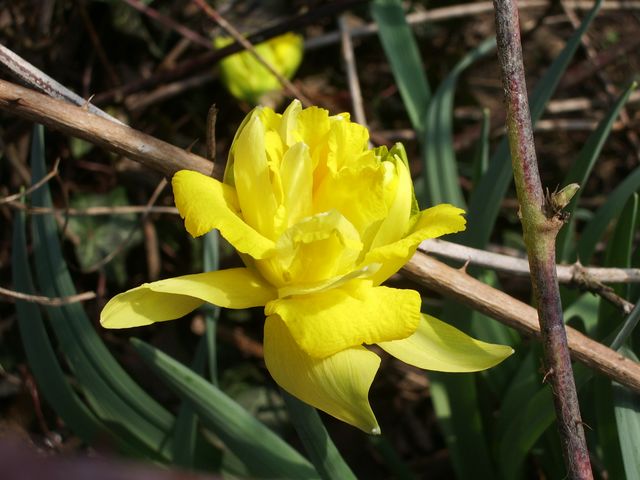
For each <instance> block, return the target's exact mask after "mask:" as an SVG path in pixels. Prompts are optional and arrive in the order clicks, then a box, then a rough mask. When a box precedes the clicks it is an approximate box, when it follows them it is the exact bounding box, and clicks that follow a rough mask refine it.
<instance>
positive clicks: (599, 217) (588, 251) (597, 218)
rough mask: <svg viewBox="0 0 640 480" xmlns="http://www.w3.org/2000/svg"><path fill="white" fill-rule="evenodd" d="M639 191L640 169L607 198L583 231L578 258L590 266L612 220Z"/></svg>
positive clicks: (632, 173)
mask: <svg viewBox="0 0 640 480" xmlns="http://www.w3.org/2000/svg"><path fill="white" fill-rule="evenodd" d="M638 189H640V167H638V168H636V169H635V170H634V171H633V172H631V174H630V175H629V176H627V178H625V179H624V180H623V181H622V183H621V184H620V185H618V186H617V187H616V189H615V190H614V191H613V192H612V193H611V194H610V195H609V196H608V197H607V201H606V202H605V203H604V205H602V206H601V207H600V208H599V209H598V211H597V212H596V214H595V215H594V216H593V218H592V219H591V221H590V222H589V223H588V224H587V226H586V227H585V228H584V230H583V231H582V234H581V235H580V241H579V242H578V258H579V259H580V261H581V262H582V263H584V264H585V265H588V264H589V263H590V262H591V257H592V255H593V252H594V251H595V248H596V245H597V244H598V242H599V241H600V239H601V238H602V235H603V234H604V232H605V230H606V229H607V227H608V226H609V223H610V222H611V220H612V219H613V218H614V217H616V216H617V215H618V214H620V212H621V211H622V209H623V208H624V206H625V203H626V202H627V200H628V199H629V197H631V195H633V194H634V193H635V192H636V191H637V190H638Z"/></svg>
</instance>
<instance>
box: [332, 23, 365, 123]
mask: <svg viewBox="0 0 640 480" xmlns="http://www.w3.org/2000/svg"><path fill="white" fill-rule="evenodd" d="M338 25H339V26H340V38H341V40H342V58H343V59H344V63H345V66H346V69H347V79H348V81H349V93H350V94H351V104H352V105H353V116H354V118H355V120H356V122H358V123H359V124H360V125H364V126H366V125H367V119H366V117H365V114H364V105H363V104H362V91H361V90H360V80H359V79H358V69H357V68H356V59H355V56H354V54H353V43H352V42H351V34H350V32H349V25H348V23H347V17H346V14H344V13H343V14H342V15H340V17H339V18H338Z"/></svg>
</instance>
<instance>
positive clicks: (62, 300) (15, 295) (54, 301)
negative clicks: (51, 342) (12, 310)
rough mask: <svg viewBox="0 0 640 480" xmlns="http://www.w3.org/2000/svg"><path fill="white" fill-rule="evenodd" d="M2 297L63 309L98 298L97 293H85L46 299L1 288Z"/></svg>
mask: <svg viewBox="0 0 640 480" xmlns="http://www.w3.org/2000/svg"><path fill="white" fill-rule="evenodd" d="M0 295H4V296H6V297H9V298H11V299H13V300H24V301H27V302H32V303H37V304H39V305H45V306H47V307H61V306H63V305H69V304H70V303H77V302H86V301H87V300H93V299H94V298H96V293H95V292H83V293H78V294H76V295H71V296H68V297H44V296H41V295H30V294H28V293H21V292H16V291H14V290H9V289H7V288H3V287H0Z"/></svg>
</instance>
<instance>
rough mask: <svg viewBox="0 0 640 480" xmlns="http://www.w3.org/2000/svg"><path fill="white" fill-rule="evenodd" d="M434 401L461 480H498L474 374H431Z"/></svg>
mask: <svg viewBox="0 0 640 480" xmlns="http://www.w3.org/2000/svg"><path fill="white" fill-rule="evenodd" d="M429 380H430V381H431V399H432V401H433V407H434V409H435V412H436V415H437V417H438V424H439V425H440V428H441V429H442V433H443V435H444V437H445V441H446V442H447V445H448V446H449V452H450V454H451V457H452V460H453V466H454V468H455V471H456V474H457V476H458V478H473V479H477V480H482V479H494V478H496V476H495V472H494V468H493V465H492V462H491V456H490V452H489V449H488V446H487V443H486V439H485V436H484V428H483V422H482V416H481V414H480V409H479V399H478V391H477V388H476V384H475V380H474V375H473V374H466V373H465V374H443V373H437V372H429Z"/></svg>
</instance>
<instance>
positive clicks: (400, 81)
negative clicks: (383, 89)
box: [371, 0, 431, 133]
mask: <svg viewBox="0 0 640 480" xmlns="http://www.w3.org/2000/svg"><path fill="white" fill-rule="evenodd" d="M371 16H372V17H373V18H374V19H375V21H376V23H377V24H378V35H379V37H380V41H381V42H382V47H383V48H384V51H385V53H386V55H387V60H388V61H389V63H390V64H391V71H392V72H393V77H394V78H395V81H396V84H397V85H398V89H399V90H400V95H401V96H402V101H403V102H404V106H405V108H406V109H407V114H408V115H409V120H410V121H411V125H412V126H413V128H414V130H415V131H416V132H418V133H419V132H422V131H423V130H424V124H423V122H424V119H425V114H426V111H427V104H428V103H429V99H430V97H431V88H430V87H429V82H428V81H427V76H426V75H425V73H424V72H425V70H424V65H423V64H422V58H421V56H420V50H419V49H418V45H417V44H416V40H415V37H414V36H413V32H412V31H411V27H409V25H408V24H407V20H406V18H405V15H404V10H403V9H402V2H401V1H400V0H374V1H373V2H371Z"/></svg>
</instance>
